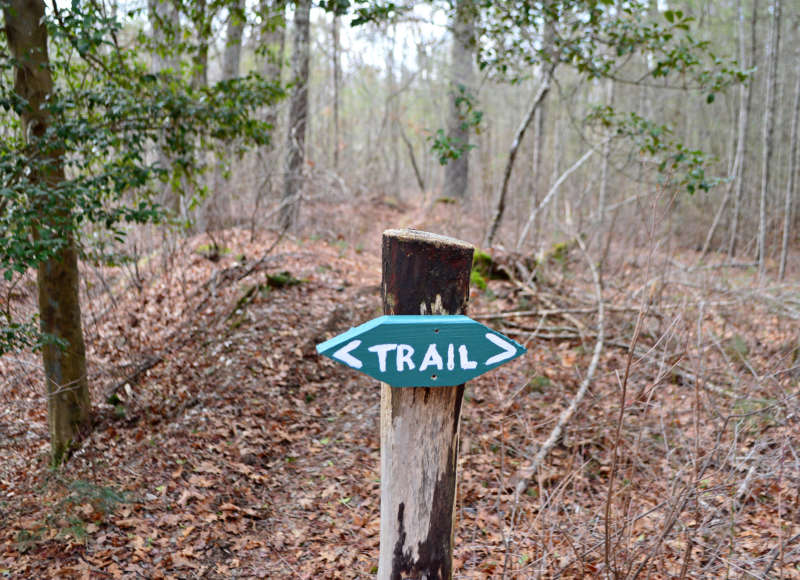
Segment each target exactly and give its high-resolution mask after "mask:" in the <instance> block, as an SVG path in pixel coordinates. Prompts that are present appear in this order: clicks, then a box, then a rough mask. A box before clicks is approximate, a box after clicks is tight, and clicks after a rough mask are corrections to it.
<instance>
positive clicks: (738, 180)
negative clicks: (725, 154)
mask: <svg viewBox="0 0 800 580" xmlns="http://www.w3.org/2000/svg"><path fill="white" fill-rule="evenodd" d="M736 15H737V21H738V25H737V28H738V36H739V61H740V62H741V63H742V66H744V62H745V59H746V58H747V57H746V54H745V44H744V13H743V12H742V0H737V2H736ZM749 115H750V83H742V84H741V85H740V86H739V117H738V123H737V124H738V127H737V131H736V153H735V154H734V157H733V167H732V168H731V179H732V181H731V183H730V185H729V186H728V187H727V189H726V190H725V197H724V198H723V200H722V203H721V204H720V206H719V210H718V211H717V213H716V215H715V216H714V221H713V223H712V224H711V227H710V228H709V230H708V234H707V235H706V240H705V243H704V244H703V249H702V250H701V251H700V259H701V260H702V259H703V258H705V256H706V254H707V253H708V251H709V250H710V248H711V241H712V240H713V238H714V233H715V231H716V229H717V226H718V225H719V223H720V220H721V218H722V214H723V212H724V211H725V207H726V206H727V204H728V202H729V200H730V197H731V192H732V190H733V189H734V188H735V192H734V193H733V203H734V208H733V220H732V223H731V231H730V243H729V246H728V254H729V255H730V256H731V257H733V251H734V248H735V245H734V240H735V238H736V230H737V229H738V225H739V212H740V205H741V200H742V187H743V179H742V177H743V175H744V164H745V157H746V149H745V147H746V145H747V124H748V118H749Z"/></svg>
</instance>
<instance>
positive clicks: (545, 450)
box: [514, 239, 605, 503]
mask: <svg viewBox="0 0 800 580" xmlns="http://www.w3.org/2000/svg"><path fill="white" fill-rule="evenodd" d="M578 243H579V245H580V247H581V250H582V251H583V254H584V256H585V257H586V261H587V262H588V264H589V268H590V269H591V271H592V278H594V285H595V292H596V295H597V342H595V346H594V354H592V360H591V362H590V363H589V368H588V369H587V371H586V376H585V377H584V378H583V381H582V382H581V386H580V388H579V389H578V392H577V393H575V396H574V397H573V398H572V401H571V402H570V404H569V406H568V407H567V408H566V409H564V410H563V411H562V412H561V415H560V416H559V418H558V423H556V425H555V427H553V429H552V431H551V432H550V436H549V437H548V438H547V440H546V441H545V442H544V444H543V445H542V446H541V447H540V448H539V451H538V452H537V453H536V456H535V457H534V458H533V461H532V462H531V464H530V466H529V467H527V468H526V469H524V470H522V471H521V473H520V476H519V481H518V482H517V485H516V487H515V488H514V502H515V503H516V502H517V501H518V500H519V496H520V495H521V494H522V493H523V492H524V491H525V490H526V489H527V488H528V483H529V481H530V478H531V477H532V476H533V474H534V473H536V471H537V470H538V469H539V466H540V465H541V464H542V462H543V461H544V459H545V458H546V457H547V455H548V454H549V453H550V451H551V450H552V449H553V446H554V445H555V444H556V441H558V440H559V438H560V437H561V432H562V431H563V430H564V427H565V426H566V425H567V424H568V423H569V421H570V420H571V419H572V416H573V415H574V414H575V410H576V409H577V408H578V405H580V403H581V401H582V400H583V398H584V396H585V395H586V391H587V390H588V389H589V385H590V384H591V382H592V379H593V377H594V373H595V371H596V370H597V365H598V363H599V362H600V353H601V352H602V350H603V336H604V332H605V309H604V307H603V287H602V283H601V281H600V273H599V272H598V271H597V267H596V266H595V264H594V262H592V260H591V258H590V257H589V255H588V254H587V253H586V248H585V246H584V245H583V242H582V241H580V239H579V242H578Z"/></svg>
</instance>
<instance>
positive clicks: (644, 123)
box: [586, 105, 720, 194]
mask: <svg viewBox="0 0 800 580" xmlns="http://www.w3.org/2000/svg"><path fill="white" fill-rule="evenodd" d="M586 123H587V124H588V125H596V126H600V127H602V128H603V129H605V130H613V132H614V138H617V139H625V140H626V141H628V142H630V143H631V144H632V146H633V148H634V149H635V150H637V151H638V153H639V154H641V155H643V156H645V157H646V158H647V159H649V160H650V161H652V162H653V163H655V164H656V167H657V168H658V171H659V175H660V177H659V180H660V182H661V183H662V185H669V186H676V187H683V188H685V189H686V191H688V192H689V193H690V194H693V193H695V192H696V191H697V190H702V191H709V190H710V189H711V188H712V187H714V186H715V185H717V184H718V183H719V182H720V178H718V177H713V176H708V175H706V167H707V166H708V164H709V162H710V161H712V160H713V157H711V156H709V155H707V154H706V153H705V152H704V151H702V150H700V149H688V148H687V147H686V146H684V145H683V144H682V143H679V142H678V141H676V140H675V139H673V137H672V135H673V132H672V129H671V128H670V127H669V126H667V125H663V124H658V123H654V122H653V121H650V120H648V119H645V118H644V117H642V116H640V115H639V114H637V113H635V112H620V111H616V110H615V109H613V108H611V107H609V106H607V105H601V106H596V107H594V108H592V109H591V111H590V112H589V114H588V115H587V116H586Z"/></svg>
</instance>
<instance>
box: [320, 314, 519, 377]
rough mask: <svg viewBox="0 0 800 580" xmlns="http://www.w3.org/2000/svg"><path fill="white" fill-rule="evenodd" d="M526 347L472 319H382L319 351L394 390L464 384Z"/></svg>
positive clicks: (516, 354)
mask: <svg viewBox="0 0 800 580" xmlns="http://www.w3.org/2000/svg"><path fill="white" fill-rule="evenodd" d="M525 351H526V349H525V347H524V346H522V345H521V344H519V343H517V342H516V341H514V340H512V339H510V338H508V337H507V336H503V335H502V334H500V333H499V332H497V331H495V330H492V329H491V328H488V327H486V326H484V325H483V324H481V323H480V322H476V321H474V320H472V319H471V318H469V317H468V316H461V315H452V316H415V315H406V316H381V317H379V318H375V319H373V320H370V321H369V322H366V323H364V324H362V325H361V326H357V327H356V328H351V329H350V330H348V331H347V332H345V333H343V334H340V335H339V336H336V337H334V338H332V339H330V340H327V341H325V342H323V343H321V344H318V345H317V352H319V353H320V354H322V355H325V356H327V357H330V358H332V359H333V360H335V361H337V362H340V363H343V364H345V365H347V366H349V367H350V368H353V369H356V370H358V371H361V372H362V373H365V374H367V375H369V376H371V377H373V378H375V379H378V380H379V381H383V382H384V383H387V384H389V385H391V386H393V387H436V386H439V387H444V386H452V385H460V384H462V383H465V382H467V381H468V380H470V379H474V378H475V377H477V376H479V375H482V374H483V373H485V372H487V371H490V370H491V369H493V368H495V367H497V366H500V365H501V364H504V363H506V362H508V361H510V360H511V359H514V358H516V357H518V356H520V355H522V354H523V353H525Z"/></svg>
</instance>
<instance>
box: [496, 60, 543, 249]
mask: <svg viewBox="0 0 800 580" xmlns="http://www.w3.org/2000/svg"><path fill="white" fill-rule="evenodd" d="M553 70H554V67H552V66H550V67H548V69H547V70H546V71H545V74H544V77H543V78H542V85H541V86H540V87H539V91H538V92H537V93H536V96H535V97H534V98H533V103H531V108H530V109H529V110H528V114H527V115H525V118H524V119H523V120H522V123H521V124H520V126H519V127H518V128H517V133H516V135H514V141H513V142H512V143H511V149H509V151H508V161H506V168H505V171H504V172H503V183H502V185H501V186H500V194H499V195H498V196H497V201H496V202H495V207H494V212H493V213H492V219H491V221H490V222H489V228H488V229H487V231H486V237H485V238H484V240H483V247H485V248H490V247H491V246H492V244H493V243H494V238H495V236H496V235H497V229H498V228H499V227H500V222H501V221H502V219H503V214H504V213H505V209H506V197H507V196H508V184H509V183H510V181H511V170H512V169H514V161H515V160H516V158H517V151H519V146H520V144H521V143H522V138H523V137H525V131H527V129H528V126H529V125H530V124H531V121H533V117H534V115H535V114H536V109H538V108H539V105H541V103H542V101H543V100H544V98H545V96H547V93H548V92H549V91H550V80H551V78H552V76H553Z"/></svg>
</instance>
